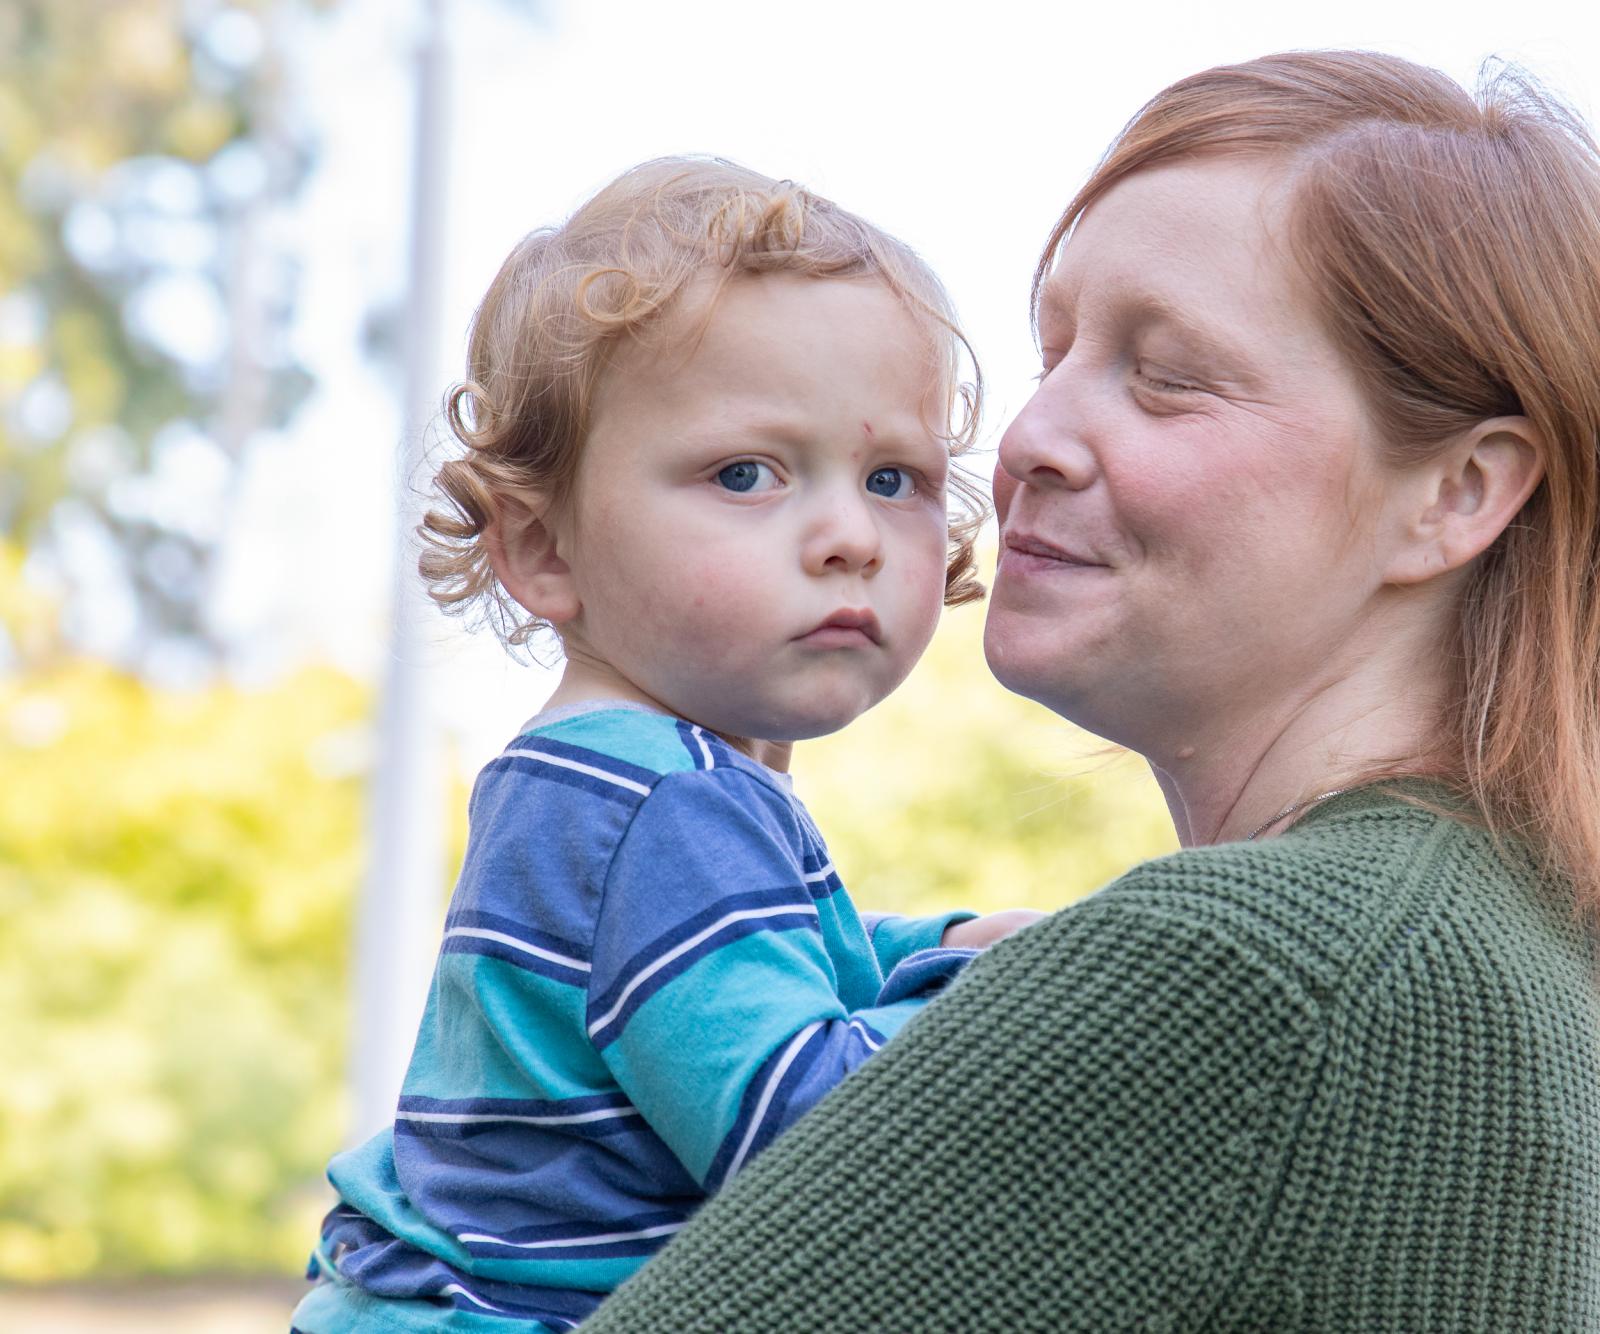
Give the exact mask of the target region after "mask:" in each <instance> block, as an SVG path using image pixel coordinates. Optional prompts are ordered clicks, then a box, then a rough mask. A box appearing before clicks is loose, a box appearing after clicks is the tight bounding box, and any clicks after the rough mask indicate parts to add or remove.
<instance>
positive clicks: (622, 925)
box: [585, 769, 925, 1189]
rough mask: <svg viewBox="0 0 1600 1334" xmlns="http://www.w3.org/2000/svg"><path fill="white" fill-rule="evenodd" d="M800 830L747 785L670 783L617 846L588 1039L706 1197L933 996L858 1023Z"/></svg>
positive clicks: (732, 779) (733, 781)
mask: <svg viewBox="0 0 1600 1334" xmlns="http://www.w3.org/2000/svg"><path fill="white" fill-rule="evenodd" d="M810 881H812V882H816V883H814V884H813V883H808V876H807V872H806V870H805V868H804V867H802V866H801V865H799V864H798V860H797V857H796V854H795V840H794V837H793V814H792V812H791V811H790V810H789V809H788V808H787V807H786V806H784V805H783V803H782V802H781V800H780V799H779V798H778V797H777V796H776V795H775V794H773V793H770V792H768V791H767V790H766V789H765V788H763V787H762V785H761V784H760V783H759V782H757V781H756V780H754V779H753V778H751V777H750V776H749V775H747V774H744V773H742V772H740V771H738V770H732V769H729V770H713V771H696V772H693V773H684V774H675V775H672V776H670V777H668V778H665V779H663V780H661V781H660V782H659V783H658V784H657V785H656V787H655V788H654V790H653V791H652V792H651V794H650V796H649V798H648V799H647V800H646V801H645V802H644V803H643V805H642V806H641V807H640V808H639V810H638V812H637V814H636V815H635V816H634V817H633V820H632V823H631V824H630V826H629V828H628V831H627V833H626V835H625V836H624V837H623V839H622V841H621V842H620V844H619V845H618V848H617V852H616V854H615V856H614V858H613V861H612V866H611V871H610V875H609V876H608V879H607V883H606V888H605V897H604V901H603V903H602V905H601V909H600V912H599V917H598V922H597V925H596V932H595V937H594V942H593V951H592V973H591V980H590V983H589V991H588V998H587V1005H586V1008H587V1014H586V1018H585V1025H586V1028H587V1031H588V1033H589V1038H590V1041H591V1042H592V1043H593V1044H594V1046H595V1049H596V1050H597V1051H598V1052H599V1053H600V1056H601V1058H602V1059H603V1060H604V1061H605V1063H606V1065H607V1067H608V1068H609V1069H610V1071H611V1073H612V1076H613V1077H614V1078H615V1079H616V1081H617V1083H618V1084H619V1085H620V1086H621V1088H622V1090H623V1091H624V1093H626V1094H627V1096H628V1098H629V1100H630V1101H631V1102H632V1103H633V1104H634V1105H635V1106H636V1107H637V1108H638V1109H639V1111H640V1112H641V1113H643V1115H644V1117H645V1119H646V1120H648V1121H649V1122H650V1124H651V1126H652V1128H653V1129H654V1130H655V1131H656V1133H657V1134H659V1135H660V1136H661V1138H662V1139H663V1140H664V1141H665V1142H666V1143H667V1145H668V1147H670V1148H671V1149H672V1151H673V1153H674V1154H675V1155H676V1156H677V1157H678V1158H679V1160H680V1161H681V1162H682V1163H683V1164H684V1166H685V1167H687V1168H688V1170H689V1171H690V1172H691V1173H692V1174H693V1175H694V1177H695V1179H696V1180H698V1181H700V1182H702V1183H703V1184H704V1185H705V1186H706V1187H707V1188H708V1189H715V1188H716V1187H718V1186H720V1185H721V1184H722V1183H723V1182H724V1181H726V1180H727V1179H728V1178H729V1177H730V1176H732V1175H733V1174H734V1173H735V1172H736V1171H738V1170H739V1168H741V1167H742V1166H743V1165H744V1164H745V1163H746V1162H748V1161H749V1159H750V1158H751V1156H752V1155H753V1154H755V1153H757V1152H759V1151H760V1150H761V1149H762V1148H763V1147H765V1146H766V1145H767V1144H768V1143H769V1142H771V1140H772V1139H773V1138H774V1137H775V1136H776V1135H777V1134H778V1133H779V1132H780V1131H782V1130H783V1129H785V1128H786V1127H787V1126H789V1125H790V1124H791V1123H792V1122H793V1121H794V1120H795V1119H797V1118H798V1117H799V1116H800V1115H801V1114H802V1113H803V1112H805V1111H806V1110H808V1109H809V1108H810V1107H811V1106H813V1105H814V1104H815V1103H816V1102H817V1101H818V1100H819V1099H820V1098H821V1097H822V1096H823V1094H825V1093H827V1092H828V1091H829V1090H830V1089H832V1088H833V1087H834V1086H835V1085H836V1084H838V1082H839V1081H840V1080H841V1079H843V1078H844V1076H845V1075H846V1074H848V1073H849V1072H850V1071H851V1070H853V1069H855V1068H856V1067H857V1066H858V1065H860V1064H861V1063H862V1062H863V1061H865V1060H866V1059H867V1057H868V1056H870V1055H871V1054H872V1053H873V1052H874V1051H876V1050H877V1049H878V1048H879V1047H880V1046H882V1045H883V1043H884V1042H885V1041H887V1040H888V1039H889V1038H890V1037H892V1036H893V1035H894V1034H895V1033H896V1032H898V1031H899V1029H900V1028H901V1027H902V1026H903V1025H904V1024H905V1023H906V1021H907V1020H909V1019H910V1018H911V1016H912V1015H914V1014H915V1013H917V1011H918V1010H920V1009H921V1007H922V1006H923V1004H925V998H924V997H921V996H914V997H908V998H906V999H900V1000H896V1001H894V1002H893V1003H891V1004H888V1005H883V1006H873V1007H868V1008H864V1009H858V1010H856V1011H854V1012H850V1011H847V1010H846V1008H845V1006H844V1005H843V1004H842V1003H841V1001H840V999H839V983H838V979H837V977H836V975H835V969H834V964H833V961H832V960H831V959H830V957H829V955H828V953H827V951H826V949H825V948H824V946H823V941H822V936H821V930H820V924H819V915H818V909H817V904H818V900H819V896H820V897H822V898H826V897H827V895H828V890H827V889H826V888H825V885H824V884H823V883H822V882H820V881H818V877H817V875H816V873H812V874H811V876H810Z"/></svg>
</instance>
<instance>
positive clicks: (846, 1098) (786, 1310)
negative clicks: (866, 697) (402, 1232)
mask: <svg viewBox="0 0 1600 1334" xmlns="http://www.w3.org/2000/svg"><path fill="white" fill-rule="evenodd" d="M1597 969H1600V959H1597V952H1596V948H1595V941H1594V939H1593V938H1592V936H1590V935H1588V934H1587V933H1585V932H1583V931H1581V930H1580V929H1579V928H1578V927H1577V926H1576V925H1575V924H1574V917H1573V909H1572V897H1571V894H1570V891H1569V890H1567V889H1566V888H1565V887H1564V886H1561V885H1558V884H1551V883H1542V882H1541V881H1540V879H1539V878H1538V876H1537V875H1536V874H1535V873H1534V872H1533V870H1532V869H1531V866H1530V865H1529V863H1528V862H1527V861H1526V860H1525V859H1524V858H1522V857H1521V856H1520V855H1519V854H1518V853H1516V852H1515V851H1511V852H1508V853H1506V854H1505V855H1501V854H1498V853H1497V852H1496V851H1495V849H1494V848H1493V846H1492V844H1491V842H1490V840H1489V839H1488V837H1487V836H1486V835H1485V834H1483V833H1481V832H1480V831H1476V830H1472V829H1469V828H1467V827H1464V826H1463V825H1462V824H1460V823H1458V822H1455V821H1451V820H1448V819H1445V818H1443V817H1441V816H1437V815H1434V814H1431V813H1429V812H1426V811H1423V810H1420V809H1418V808H1416V807H1414V806H1411V805H1408V804H1405V803H1403V802H1400V801H1397V800H1395V799H1394V798H1393V797H1386V796H1383V795H1380V794H1378V793H1376V792H1370V791H1369V792H1356V793H1351V794H1349V795H1347V796H1345V797H1342V798H1338V799H1336V800H1334V801H1332V802H1329V803H1327V804H1326V805H1325V806H1323V807H1321V808H1319V809H1317V810H1315V811H1313V812H1312V813H1311V814H1309V815H1308V816H1307V817H1305V818H1304V819H1303V820H1302V821H1301V822H1300V824H1299V825H1297V826H1296V827H1295V828H1294V829H1293V830H1291V831H1290V832H1289V833H1288V834H1286V835H1285V836H1283V837H1281V838H1278V839H1274V840H1269V841H1265V842H1262V843H1256V844H1230V845H1225V846H1221V847H1216V848H1203V849H1191V850H1188V851H1184V852H1180V853H1177V854H1175V855H1173V856H1171V857H1167V858H1163V859H1161V860H1159V861H1155V862H1151V863H1147V864H1145V865H1143V866H1141V867H1139V868H1137V869H1136V870H1134V871H1133V872H1131V873H1130V874H1128V875H1127V876H1125V877H1123V878H1122V879H1121V880H1119V881H1117V882H1115V883H1114V884H1112V885H1110V886H1108V887H1107V888H1105V889H1104V890H1101V891H1100V892H1099V893H1097V894H1095V895H1094V896H1092V897H1091V898H1090V899H1088V900H1086V901H1084V902H1083V903H1081V904H1078V905H1076V906H1074V907H1072V908H1069V909H1067V910H1065V911H1063V912H1060V913H1058V914H1056V915H1055V916H1054V917H1052V918H1049V919H1048V920H1046V921H1045V922H1043V923H1041V924H1039V925H1038V926H1035V927H1032V928H1030V929H1028V930H1026V931H1024V932H1022V933H1020V934H1019V935H1017V936H1015V937H1013V938H1011V939H1010V940H1007V941H1004V942H1002V943H1001V944H999V945H997V946H995V947H994V949H993V950H991V951H990V952H989V953H988V954H987V955H986V956H985V957H984V958H982V959H980V960H979V961H978V962H977V963H976V964H975V965H974V966H973V967H972V969H970V970H969V973H968V975H967V977H966V978H965V980H963V981H961V982H959V983H957V984H956V985H955V987H953V988H952V990H951V991H950V993H949V994H948V995H947V996H946V997H945V998H944V999H943V1000H941V1001H939V1002H937V1003H936V1004H934V1005H933V1006H931V1007H929V1009H928V1010H927V1011H925V1012H924V1013H923V1014H922V1015H920V1016H919V1017H918V1018H917V1019H915V1020H913V1021H912V1022H911V1024H909V1025H908V1026H907V1028H906V1029H905V1030H904V1032H903V1033H902V1034H901V1036H900V1037H899V1038H897V1039H896V1040H895V1042H893V1043H891V1044H890V1045H889V1047H888V1048H886V1049H885V1051H884V1052H883V1053H882V1054H880V1056H879V1057H877V1058H876V1059H875V1060H874V1061H873V1062H871V1063H869V1064H868V1066H867V1067H865V1068H864V1069H863V1070H862V1071H861V1072H860V1073H858V1074H856V1075H853V1076H851V1078H850V1079H849V1080H847V1081H846V1082H845V1084H844V1085H843V1086H841V1087H840V1088H839V1089H838V1090H836V1091H835V1092H834V1093H833V1094H831V1095H830V1096H829V1097H828V1098H827V1099H826V1100H824V1102H823V1103H822V1104H821V1105H820V1106H819V1107H818V1108H817V1110H816V1111H814V1112H813V1113H811V1115H810V1116H808V1117H807V1118H806V1119H805V1120H804V1121H802V1122H801V1124H800V1125H799V1126H798V1127H796V1128H795V1129H794V1130H793V1131H791V1132H790V1134H789V1135H788V1136H787V1137H786V1138H784V1139H783V1140H781V1141H780V1142H779V1143H778V1144H777V1145H776V1146H774V1148H773V1149H771V1150H770V1151H769V1152H768V1153H767V1154H766V1156H765V1157H764V1158H763V1159H762V1160H761V1161H760V1162H759V1163H757V1164H756V1165H755V1166H754V1167H753V1168H752V1169H751V1170H750V1171H749V1172H748V1173H747V1174H745V1175H744V1176H742V1177H740V1178H739V1180H737V1181H736V1182H735V1183H734V1184H733V1186H732V1187H731V1188H730V1189H729V1190H728V1191H727V1192H726V1193H724V1194H723V1195H721V1196H720V1197H718V1198H717V1199H715V1200H713V1201H712V1202H711V1203H710V1204H708V1205H707V1206H706V1207H705V1208H704V1209H703V1210H702V1211H701V1213H700V1214H699V1215H698V1216H697V1217H696V1219H695V1220H694V1221H693V1222H692V1223H691V1224H690V1226H689V1227H688V1228H687V1229H685V1230H684V1231H683V1232H682V1233H680V1234H679V1236H678V1238H677V1239H676V1240H675V1241H674V1242H673V1243H672V1244H671V1245H670V1246H669V1247H668V1248H667V1249H666V1250H665V1251H664V1252H663V1253H662V1254H661V1255H660V1256H659V1257H657V1258H656V1259H655V1260H653V1261H652V1262H651V1263H650V1264H648V1265H647V1266H646V1267H645V1268H644V1269H643V1270H642V1271H641V1272H640V1273H639V1274H638V1275H637V1276H635V1277H634V1278H633V1279H632V1280H630V1281H629V1282H628V1283H627V1284H625V1285H624V1286H623V1287H622V1289H621V1290H620V1291H619V1292H618V1293H617V1294H616V1295H615V1296H613V1297H612V1298H611V1299H610V1300H609V1301H608V1302H606V1303H605V1304H604V1305H603V1306H602V1307H601V1308H600V1310H599V1312H598V1313H597V1314H596V1315H595V1316H594V1317H593V1318H592V1319H591V1320H590V1321H588V1322H586V1323H585V1324H584V1326H583V1328H584V1331H585V1334H614V1332H615V1331H619V1330H621V1331H631V1332H633V1334H640V1332H643V1331H648V1332H649V1334H658V1332H660V1331H687V1330H699V1331H707V1332H708V1334H710V1332H712V1331H715V1334H728V1332H729V1331H737V1334H761V1332H762V1331H772V1332H773V1334H798V1332H799V1331H809V1330H840V1331H843V1330H862V1331H867V1330H870V1331H875V1332H878V1334H888V1332H892V1331H902V1330H904V1331H913V1330H916V1331H928V1330H962V1331H967V1330H997V1331H999V1330H1005V1331H1019V1330H1041V1331H1046V1330H1047V1331H1052V1332H1054V1331H1065V1330H1095V1331H1107V1330H1134V1329H1137V1330H1146V1331H1244V1330H1252V1331H1265V1330H1295V1331H1324V1330H1325V1331H1361V1332H1362V1334H1372V1332H1373V1331H1405V1332H1406V1334H1418V1332H1420V1331H1452V1334H1455V1332H1457V1331H1464V1330H1481V1331H1495V1334H1505V1332H1506V1331H1538V1332H1539V1334H1558V1332H1565V1331H1574V1332H1576V1331H1600V986H1597Z"/></svg>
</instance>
